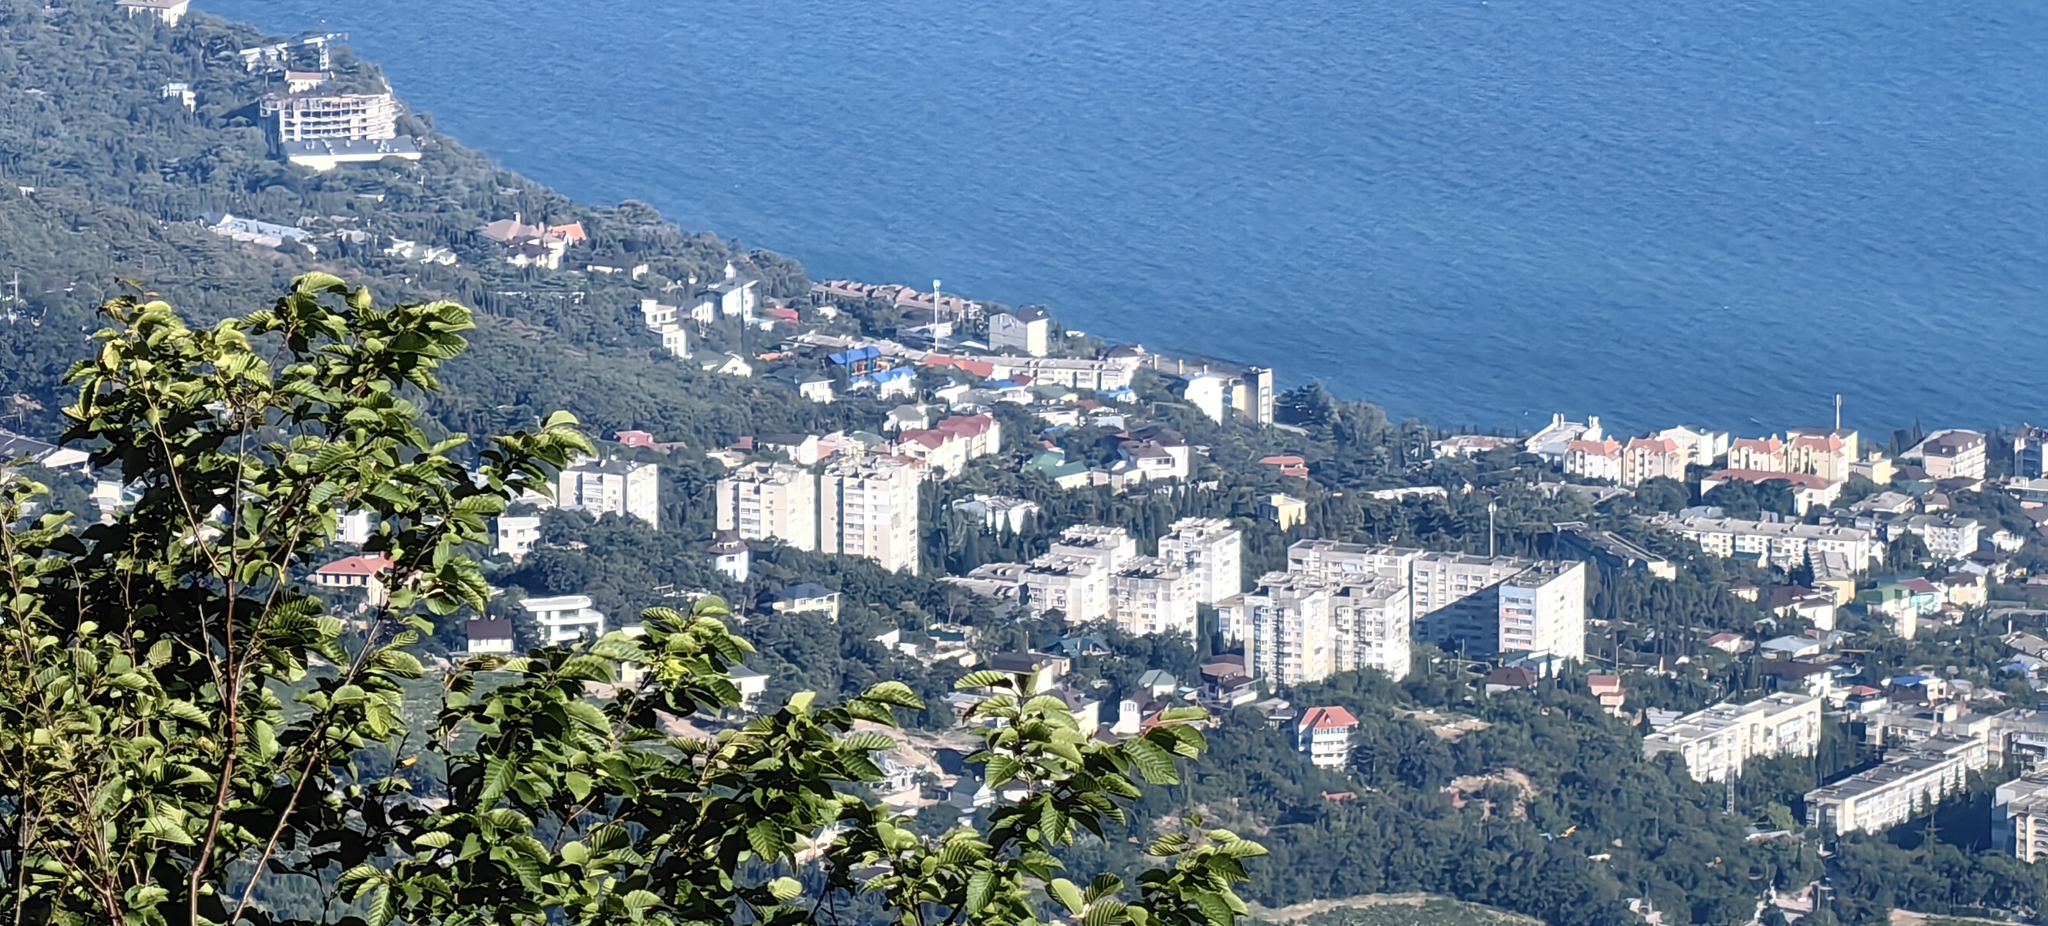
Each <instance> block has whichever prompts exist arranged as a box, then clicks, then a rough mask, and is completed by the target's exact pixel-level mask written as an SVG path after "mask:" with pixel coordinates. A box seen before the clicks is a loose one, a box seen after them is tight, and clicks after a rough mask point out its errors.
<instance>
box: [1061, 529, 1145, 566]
mask: <svg viewBox="0 0 2048 926" xmlns="http://www.w3.org/2000/svg"><path fill="white" fill-rule="evenodd" d="M1046 552H1047V553H1049V554H1053V555H1065V556H1077V557H1081V558H1083V559H1087V560H1089V561H1091V562H1093V563H1095V564H1096V566H1097V567H1098V568H1100V569H1101V570H1102V571H1103V572H1105V573H1107V572H1115V571H1116V570H1118V569H1121V568H1123V566H1124V564H1125V563H1128V562H1130V561H1131V560H1133V559H1136V558H1137V556H1138V542H1137V541H1136V540H1133V539H1132V538H1131V535H1130V532H1128V531H1126V530H1124V529H1123V528H1121V527H1102V526H1100V525H1096V524H1076V525H1074V526H1073V527H1069V528H1067V529H1066V530H1064V531H1061V532H1060V539H1058V540H1055V541H1053V542H1052V545H1051V547H1050V548H1048V549H1047V551H1046Z"/></svg>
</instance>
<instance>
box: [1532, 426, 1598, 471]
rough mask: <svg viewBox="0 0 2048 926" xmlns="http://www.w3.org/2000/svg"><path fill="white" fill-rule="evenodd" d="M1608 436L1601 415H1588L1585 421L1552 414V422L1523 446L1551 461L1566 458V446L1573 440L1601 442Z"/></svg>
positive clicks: (1554, 461)
mask: <svg viewBox="0 0 2048 926" xmlns="http://www.w3.org/2000/svg"><path fill="white" fill-rule="evenodd" d="M1606 436H1607V434H1606V432H1605V431H1603V430H1601V429H1600V416H1598V415H1594V416H1591V417H1588V418H1587V419H1586V420H1585V421H1584V422H1578V421H1566V420H1565V419H1564V415H1562V414H1557V415H1552V416H1550V423H1549V424H1548V425H1545V426H1544V428H1543V430H1541V431H1537V432H1536V433H1535V434H1533V435H1531V436H1530V437H1529V440H1528V441H1527V442H1525V443H1524V444H1523V445H1522V447H1523V449H1525V450H1527V451H1529V452H1530V453H1533V454H1536V455H1537V456H1540V457H1542V458H1543V459H1544V460H1546V461H1549V462H1551V463H1556V462H1559V461H1561V460H1563V459H1564V453H1565V448H1566V447H1567V446H1568V445H1570V444H1571V442H1573V441H1582V440H1583V441H1592V442H1594V443H1599V442H1600V441H1601V440H1602V439H1603V438H1605V437H1606Z"/></svg>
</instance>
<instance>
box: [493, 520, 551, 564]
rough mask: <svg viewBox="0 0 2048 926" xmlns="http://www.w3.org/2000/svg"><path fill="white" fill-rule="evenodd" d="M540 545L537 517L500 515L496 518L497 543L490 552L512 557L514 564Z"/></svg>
mask: <svg viewBox="0 0 2048 926" xmlns="http://www.w3.org/2000/svg"><path fill="white" fill-rule="evenodd" d="M538 543H540V516H539V515H531V514H528V515H513V514H508V515H502V516H500V517H499V518H498V542H497V543H496V544H495V545H493V546H492V547H491V552H493V553H496V554H498V555H500V556H509V557H512V559H513V561H514V562H517V561H519V560H522V559H525V558H526V554H528V553H531V552H533V548H534V545H535V544H538Z"/></svg>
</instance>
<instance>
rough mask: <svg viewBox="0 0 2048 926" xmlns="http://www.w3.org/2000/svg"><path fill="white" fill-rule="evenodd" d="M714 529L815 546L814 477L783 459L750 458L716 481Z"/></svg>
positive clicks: (806, 547) (797, 545)
mask: <svg viewBox="0 0 2048 926" xmlns="http://www.w3.org/2000/svg"><path fill="white" fill-rule="evenodd" d="M718 529H719V530H725V531H738V532H739V535H740V539H742V540H780V541H782V542H783V543H786V544H789V545H790V546H792V547H795V548H797V549H799V550H808V551H816V550H817V549H818V479H817V477H816V476H813V475H811V471H810V470H807V469H804V468H803V467H800V466H792V465H790V464H788V463H752V464H748V465H746V466H742V467H740V468H739V469H736V470H733V471H732V473H731V474H730V475H728V476H726V477H725V478H724V479H720V480H719V481H718Z"/></svg>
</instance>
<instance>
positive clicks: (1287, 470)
mask: <svg viewBox="0 0 2048 926" xmlns="http://www.w3.org/2000/svg"><path fill="white" fill-rule="evenodd" d="M1259 465H1261V466H1272V467H1277V468H1278V469H1279V470H1280V475H1282V476H1288V477H1291V478H1294V479H1307V478H1308V461H1307V460H1304V459H1302V458H1300V457H1297V456H1294V455H1293V454H1282V455H1280V456H1271V457H1267V458H1265V459H1263V460H1260V461H1259Z"/></svg>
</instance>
